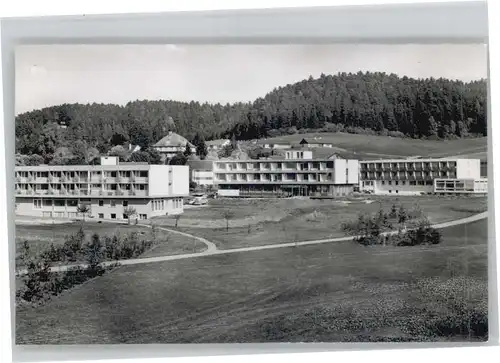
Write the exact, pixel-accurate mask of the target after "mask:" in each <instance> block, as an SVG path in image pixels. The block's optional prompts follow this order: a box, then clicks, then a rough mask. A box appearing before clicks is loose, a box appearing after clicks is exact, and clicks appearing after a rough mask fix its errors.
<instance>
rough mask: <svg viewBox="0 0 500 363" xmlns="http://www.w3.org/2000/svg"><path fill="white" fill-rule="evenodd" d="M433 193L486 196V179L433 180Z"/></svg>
mask: <svg viewBox="0 0 500 363" xmlns="http://www.w3.org/2000/svg"><path fill="white" fill-rule="evenodd" d="M434 193H438V194H487V193H488V179H486V178H481V179H434Z"/></svg>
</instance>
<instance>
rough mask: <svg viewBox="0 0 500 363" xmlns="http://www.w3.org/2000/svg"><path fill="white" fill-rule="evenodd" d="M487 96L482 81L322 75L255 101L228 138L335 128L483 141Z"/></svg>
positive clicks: (379, 74)
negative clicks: (471, 136)
mask: <svg viewBox="0 0 500 363" xmlns="http://www.w3.org/2000/svg"><path fill="white" fill-rule="evenodd" d="M486 95H487V86H486V81H485V80H480V81H474V82H469V83H464V82H461V81H452V80H448V79H443V78H439V79H434V78H429V79H413V78H408V77H398V76H397V75H394V74H390V75H388V74H386V73H369V72H368V73H362V72H358V73H355V74H353V73H339V74H337V75H324V74H322V75H321V76H320V77H319V78H318V79H314V78H312V77H310V78H309V79H307V80H303V81H301V82H298V83H294V84H290V85H287V86H285V87H280V88H277V89H275V90H273V91H272V92H270V93H269V94H267V95H266V96H265V97H264V98H260V99H257V100H256V101H255V102H254V103H253V105H252V109H251V110H250V111H249V113H248V115H247V120H246V122H243V123H239V124H237V125H236V126H235V127H234V128H233V129H232V130H231V132H230V134H236V136H237V137H238V138H239V139H250V138H257V137H262V136H267V135H268V134H269V133H270V132H271V131H272V130H282V131H284V132H286V131H287V130H290V129H292V130H294V131H295V130H301V129H315V130H317V129H322V128H325V127H327V128H328V126H330V127H332V125H333V126H335V125H340V126H342V127H343V128H350V129H358V130H363V129H368V130H373V131H376V132H380V133H383V132H397V133H401V134H403V135H405V136H407V137H412V138H421V137H431V138H455V137H458V138H460V137H465V136H468V135H470V134H472V135H474V136H483V135H486V129H487V127H486V112H487V104H486V102H487V101H486ZM333 128H334V127H333Z"/></svg>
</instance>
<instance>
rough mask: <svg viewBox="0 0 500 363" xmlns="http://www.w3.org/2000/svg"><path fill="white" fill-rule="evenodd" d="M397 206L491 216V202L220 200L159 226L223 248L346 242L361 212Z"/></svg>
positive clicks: (431, 213)
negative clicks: (348, 227) (346, 224)
mask: <svg viewBox="0 0 500 363" xmlns="http://www.w3.org/2000/svg"><path fill="white" fill-rule="evenodd" d="M392 205H396V206H397V207H398V208H399V207H400V206H404V207H405V208H406V209H408V210H411V209H412V208H415V207H418V208H420V209H421V210H422V212H423V213H424V214H425V215H426V216H427V217H428V219H429V221H430V222H431V223H441V222H447V221H451V220H456V219H460V218H464V217H468V216H471V215H474V214H478V213H481V212H484V211H486V210H487V198H485V197H436V196H420V197H374V196H370V197H369V198H359V199H356V198H347V199H336V200H313V199H254V200H251V199H216V200H211V201H210V204H209V205H207V206H202V207H198V208H189V209H186V210H185V211H184V214H183V215H182V216H181V217H180V218H179V219H178V220H174V219H171V218H168V217H159V218H156V219H155V220H154V222H155V223H156V224H157V225H159V226H166V227H169V228H175V224H176V223H177V228H178V229H179V230H181V231H183V232H187V233H190V234H193V235H196V236H201V237H204V238H207V239H208V240H210V241H212V242H214V243H215V244H216V245H217V248H219V249H231V248H239V247H249V246H258V245H266V244H274V243H283V242H298V241H307V240H314V239H326V238H335V237H342V236H344V235H345V234H344V232H343V231H342V228H341V226H342V223H344V222H348V221H351V220H353V219H355V218H356V217H357V215H358V214H359V213H360V212H361V213H374V212H377V211H378V210H379V209H380V208H381V207H382V208H383V209H384V210H386V211H388V210H390V208H391V206H392ZM228 212H229V214H230V217H229V219H226V218H225V217H228V216H227V215H226V213H228ZM228 226H229V228H227V227H228Z"/></svg>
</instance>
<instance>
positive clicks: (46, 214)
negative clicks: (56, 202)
mask: <svg viewBox="0 0 500 363" xmlns="http://www.w3.org/2000/svg"><path fill="white" fill-rule="evenodd" d="M42 216H43V217H45V218H51V217H52V212H43V213H42Z"/></svg>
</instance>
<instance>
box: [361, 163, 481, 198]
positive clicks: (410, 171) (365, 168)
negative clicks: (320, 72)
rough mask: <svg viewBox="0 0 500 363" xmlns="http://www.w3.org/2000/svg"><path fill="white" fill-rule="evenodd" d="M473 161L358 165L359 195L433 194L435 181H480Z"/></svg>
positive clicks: (478, 172)
mask: <svg viewBox="0 0 500 363" xmlns="http://www.w3.org/2000/svg"><path fill="white" fill-rule="evenodd" d="M480 175H481V172H480V161H479V160H476V159H395V160H370V161H361V162H360V185H359V188H360V190H361V191H365V192H371V193H374V194H381V195H384V194H385V195H418V194H425V193H434V192H435V183H434V182H435V180H436V179H442V180H447V179H450V180H454V179H462V180H463V179H470V180H478V179H480Z"/></svg>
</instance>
